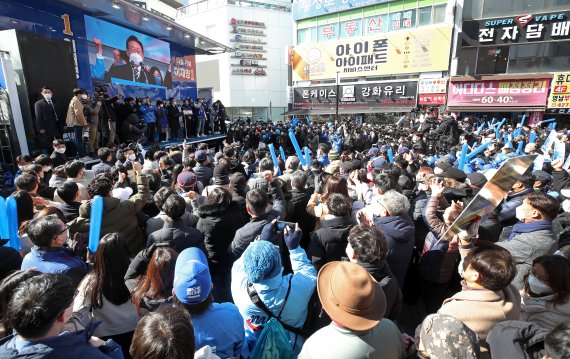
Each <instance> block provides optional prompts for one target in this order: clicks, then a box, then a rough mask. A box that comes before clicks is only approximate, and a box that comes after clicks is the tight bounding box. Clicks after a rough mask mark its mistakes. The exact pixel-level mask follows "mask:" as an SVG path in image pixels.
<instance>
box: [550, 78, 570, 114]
mask: <svg viewBox="0 0 570 359" xmlns="http://www.w3.org/2000/svg"><path fill="white" fill-rule="evenodd" d="M548 108H552V109H570V72H557V73H555V74H554V77H553V78H552V89H551V90H550V97H549V98H548Z"/></svg>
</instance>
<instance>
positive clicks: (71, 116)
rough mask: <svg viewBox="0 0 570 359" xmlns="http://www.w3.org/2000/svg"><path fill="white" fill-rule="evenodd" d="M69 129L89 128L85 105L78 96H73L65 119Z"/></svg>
mask: <svg viewBox="0 0 570 359" xmlns="http://www.w3.org/2000/svg"><path fill="white" fill-rule="evenodd" d="M65 124H66V125H67V127H74V126H87V120H86V119H85V115H84V114H83V104H82V103H81V100H79V99H78V98H77V96H73V98H72V99H71V101H70V102H69V107H68V108H67V117H66V118H65Z"/></svg>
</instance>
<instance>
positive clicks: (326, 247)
mask: <svg viewBox="0 0 570 359" xmlns="http://www.w3.org/2000/svg"><path fill="white" fill-rule="evenodd" d="M321 224H322V228H320V229H318V230H316V231H314V232H313V233H312V234H311V243H310V244H309V251H308V254H309V258H310V259H311V262H312V263H313V265H314V266H315V268H316V269H317V271H318V270H319V269H320V268H321V267H322V266H324V265H325V264H327V263H328V262H332V261H339V260H341V258H342V257H344V256H345V253H346V246H347V244H348V231H349V230H350V228H351V227H352V225H353V224H354V223H353V221H352V217H351V216H350V215H348V216H344V217H335V218H330V219H323V220H321Z"/></svg>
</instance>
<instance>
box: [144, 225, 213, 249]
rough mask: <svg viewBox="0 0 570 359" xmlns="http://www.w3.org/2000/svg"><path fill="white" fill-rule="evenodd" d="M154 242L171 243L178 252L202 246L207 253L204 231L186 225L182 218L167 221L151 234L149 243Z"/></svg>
mask: <svg viewBox="0 0 570 359" xmlns="http://www.w3.org/2000/svg"><path fill="white" fill-rule="evenodd" d="M153 243H169V244H170V246H171V247H172V248H174V250H176V252H178V253H180V252H182V251H183V250H185V249H186V248H190V247H196V248H200V249H201V250H202V251H203V252H204V254H205V253H206V247H205V246H204V237H203V236H202V233H200V231H199V230H197V229H196V228H192V227H188V226H186V225H184V222H183V220H181V219H178V220H176V221H165V222H164V226H163V227H162V229H159V230H158V231H156V232H153V233H151V234H150V236H149V238H148V244H149V245H152V244H153Z"/></svg>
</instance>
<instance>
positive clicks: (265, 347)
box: [249, 318, 295, 359]
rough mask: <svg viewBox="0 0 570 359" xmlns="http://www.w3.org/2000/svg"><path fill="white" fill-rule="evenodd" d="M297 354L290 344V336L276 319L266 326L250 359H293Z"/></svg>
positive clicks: (272, 319)
mask: <svg viewBox="0 0 570 359" xmlns="http://www.w3.org/2000/svg"><path fill="white" fill-rule="evenodd" d="M294 357H295V353H294V352H293V348H292V347H291V343H289V334H288V333H287V332H286V331H285V329H283V326H282V325H281V323H280V322H279V321H278V320H277V319H276V318H271V319H269V322H267V323H266V324H265V326H264V327H263V330H262V331H261V334H260V335H259V339H258V340H257V343H255V347H254V348H253V351H252V352H251V353H250V355H249V359H293V358H294Z"/></svg>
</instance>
